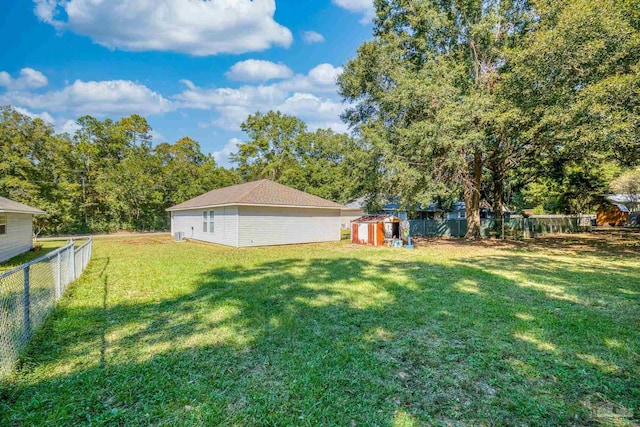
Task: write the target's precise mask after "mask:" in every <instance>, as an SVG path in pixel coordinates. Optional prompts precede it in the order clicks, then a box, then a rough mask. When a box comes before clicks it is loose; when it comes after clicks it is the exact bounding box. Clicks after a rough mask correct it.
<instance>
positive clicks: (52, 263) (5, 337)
mask: <svg viewBox="0 0 640 427" xmlns="http://www.w3.org/2000/svg"><path fill="white" fill-rule="evenodd" d="M92 246H93V239H91V238H89V240H88V241H86V242H85V243H83V244H82V245H80V246H78V247H75V243H74V242H73V240H70V241H69V242H68V243H67V244H66V245H64V246H63V247H61V248H59V249H56V250H55V251H53V252H50V253H48V254H46V255H43V256H41V257H40V258H37V259H35V260H33V261H30V262H27V263H26V264H22V265H21V266H19V267H16V268H14V269H12V270H9V271H7V272H4V273H2V274H0V378H2V377H4V376H5V375H7V374H8V373H9V372H10V370H11V368H12V367H13V364H14V363H15V362H16V360H17V359H18V356H19V355H20V352H21V351H22V349H23V348H24V347H25V346H26V345H27V343H28V342H29V339H30V338H31V336H32V335H33V333H34V332H35V331H36V330H37V329H38V327H40V325H42V323H44V321H45V320H46V318H47V316H48V315H49V313H51V310H53V307H54V306H55V303H56V301H57V300H58V299H59V298H60V297H61V296H62V295H63V294H64V291H65V290H66V289H67V286H68V285H69V284H70V283H71V282H73V281H74V280H75V279H77V278H78V277H80V275H81V274H82V272H83V271H84V269H85V268H86V266H87V264H88V263H89V260H90V259H91V250H92Z"/></svg>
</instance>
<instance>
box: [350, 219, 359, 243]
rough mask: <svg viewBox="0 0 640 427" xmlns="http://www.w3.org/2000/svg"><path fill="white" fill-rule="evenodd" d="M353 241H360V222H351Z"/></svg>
mask: <svg viewBox="0 0 640 427" xmlns="http://www.w3.org/2000/svg"><path fill="white" fill-rule="evenodd" d="M351 243H358V224H351Z"/></svg>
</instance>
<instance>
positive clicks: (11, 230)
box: [0, 197, 45, 262]
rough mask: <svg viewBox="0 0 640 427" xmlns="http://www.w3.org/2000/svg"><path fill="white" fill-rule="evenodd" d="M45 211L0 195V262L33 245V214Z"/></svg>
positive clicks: (40, 213)
mask: <svg viewBox="0 0 640 427" xmlns="http://www.w3.org/2000/svg"><path fill="white" fill-rule="evenodd" d="M44 213H45V212H44V211H41V210H40V209H36V208H32V207H31V206H27V205H23V204H22V203H18V202H14V201H13V200H9V199H7V198H4V197H0V262H2V261H6V260H8V259H9V258H12V257H14V256H16V255H20V254H21V253H23V252H26V251H28V250H29V249H31V248H32V247H33V216H34V215H42V214H44Z"/></svg>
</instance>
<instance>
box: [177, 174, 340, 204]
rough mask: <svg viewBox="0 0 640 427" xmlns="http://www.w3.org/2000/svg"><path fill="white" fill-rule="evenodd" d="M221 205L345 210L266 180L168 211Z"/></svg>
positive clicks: (223, 190) (211, 194) (213, 193)
mask: <svg viewBox="0 0 640 427" xmlns="http://www.w3.org/2000/svg"><path fill="white" fill-rule="evenodd" d="M223 205H227V206H228V205H247V206H252V205H254V206H256V205H257V206H289V207H307V208H330V209H344V206H342V205H341V204H338V203H336V202H332V201H330V200H326V199H323V198H322V197H318V196H314V195H313V194H309V193H305V192H304V191H300V190H296V189H295V188H291V187H287V186H286V185H282V184H278V183H277V182H273V181H270V180H268V179H261V180H260V181H253V182H246V183H244V184H238V185H232V186H230V187H224V188H219V189H217V190H212V191H209V192H208V193H205V194H202V195H200V196H198V197H194V198H193V199H191V200H187V201H186V202H183V203H180V204H177V205H175V206H172V207H170V208H169V209H167V210H168V211H180V210H187V209H197V208H208V207H213V206H223Z"/></svg>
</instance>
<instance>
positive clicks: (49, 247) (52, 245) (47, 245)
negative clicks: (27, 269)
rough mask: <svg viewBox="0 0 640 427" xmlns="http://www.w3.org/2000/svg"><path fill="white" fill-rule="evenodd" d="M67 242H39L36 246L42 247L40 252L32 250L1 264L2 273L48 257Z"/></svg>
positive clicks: (0, 270)
mask: <svg viewBox="0 0 640 427" xmlns="http://www.w3.org/2000/svg"><path fill="white" fill-rule="evenodd" d="M67 242H68V240H46V241H38V242H37V243H36V245H38V246H39V247H40V249H39V250H38V251H34V250H30V251H27V252H25V253H23V254H20V255H18V256H14V257H13V258H10V259H8V260H6V261H4V262H0V273H4V272H5V271H9V270H11V269H12V268H15V267H18V266H19V265H22V264H24V263H25V262H29V261H33V260H34V259H36V258H39V257H41V256H43V255H46V254H48V253H49V252H51V251H54V250H56V249H58V248H60V247H62V246H64V245H65V244H66V243H67Z"/></svg>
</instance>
